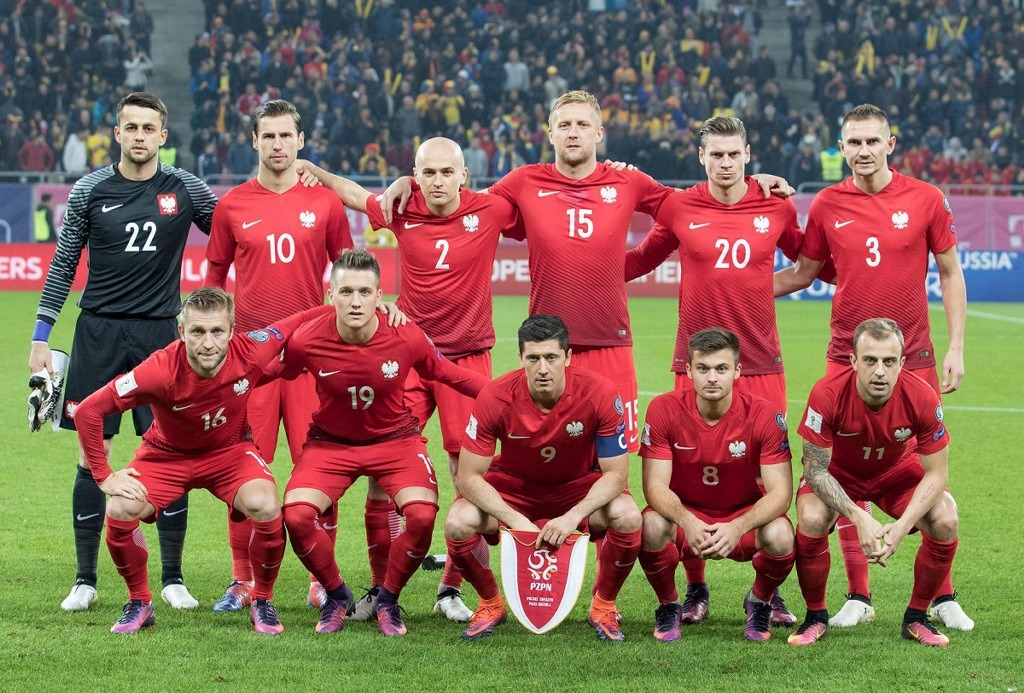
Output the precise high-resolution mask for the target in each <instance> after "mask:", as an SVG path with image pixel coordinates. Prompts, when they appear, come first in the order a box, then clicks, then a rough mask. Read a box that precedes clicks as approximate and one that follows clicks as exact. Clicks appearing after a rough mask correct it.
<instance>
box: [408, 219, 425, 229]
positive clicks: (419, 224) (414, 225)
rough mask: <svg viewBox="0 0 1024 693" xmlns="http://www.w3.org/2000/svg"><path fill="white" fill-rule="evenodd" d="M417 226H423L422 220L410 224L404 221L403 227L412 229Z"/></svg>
mask: <svg viewBox="0 0 1024 693" xmlns="http://www.w3.org/2000/svg"><path fill="white" fill-rule="evenodd" d="M417 226H423V222H422V221H421V222H420V223H418V224H410V223H409V222H405V228H407V229H414V228H416V227H417Z"/></svg>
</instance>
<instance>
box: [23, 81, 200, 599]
mask: <svg viewBox="0 0 1024 693" xmlns="http://www.w3.org/2000/svg"><path fill="white" fill-rule="evenodd" d="M114 139H115V140H117V142H118V143H119V144H120V145H121V158H120V160H119V161H118V163H117V164H114V165H111V166H107V167H105V168H102V169H100V170H98V171H95V172H93V173H91V174H89V175H88V176H86V177H84V178H82V179H81V180H79V181H78V182H77V183H75V185H74V187H73V188H72V189H71V195H70V197H69V198H68V207H67V216H66V217H65V219H64V227H63V231H62V233H61V235H60V239H59V240H58V242H57V251H56V253H55V255H54V257H53V262H52V263H51V264H50V270H49V272H48V273H47V275H46V284H45V285H44V286H43V295H42V298H40V300H39V309H38V310H37V313H36V327H35V330H34V332H33V333H32V351H31V355H30V356H29V368H30V370H31V372H33V373H36V372H38V371H39V370H40V369H42V368H46V370H48V371H51V373H52V362H51V355H50V347H49V345H48V344H47V340H48V339H49V336H50V331H51V330H52V329H53V325H54V324H55V323H56V321H57V317H58V316H59V315H60V311H61V309H62V308H63V307H64V302H65V301H66V300H67V297H68V292H69V291H70V290H71V284H72V282H73V281H74V278H75V271H76V270H77V269H78V263H79V261H80V260H81V257H82V250H83V249H85V248H86V247H88V249H89V278H88V281H87V283H86V286H85V291H84V293H83V294H82V298H81V301H80V302H79V306H81V309H82V311H81V314H80V315H79V317H78V322H77V323H76V325H75V337H74V342H73V346H72V353H73V354H74V359H72V362H71V368H70V373H69V374H68V379H67V388H66V390H65V401H64V411H63V413H62V414H63V415H62V418H61V427H62V428H66V429H69V430H74V428H75V410H76V408H77V406H78V404H79V403H80V402H81V401H82V400H84V399H85V398H86V397H87V396H88V395H90V394H91V393H93V392H95V391H96V390H98V389H99V388H101V387H103V385H104V384H106V383H107V382H109V381H110V380H111V379H112V378H114V377H115V376H117V375H118V374H121V373H125V372H127V371H129V370H131V369H132V368H134V367H135V366H137V365H138V364H139V363H141V362H142V361H143V359H145V358H146V357H147V356H149V355H150V354H151V353H153V352H154V351H156V350H157V349H160V348H163V347H165V346H167V345H168V344H170V343H171V342H173V341H174V340H175V339H177V335H178V332H177V325H176V321H175V316H176V315H177V314H178V310H179V309H180V307H181V295H180V293H179V286H180V276H181V258H182V255H183V253H184V249H185V241H186V239H187V238H188V232H189V228H190V227H191V225H192V223H193V222H195V224H196V225H197V226H198V227H199V228H200V230H202V231H204V232H205V233H209V231H210V218H211V216H212V215H213V208H214V205H216V204H217V198H216V197H215V196H214V194H213V193H212V192H210V189H209V188H208V187H207V186H206V184H205V183H203V182H202V181H201V180H199V179H198V178H196V177H195V176H193V175H192V174H190V173H187V172H185V171H182V170H181V169H177V168H174V167H172V166H167V165H165V164H160V162H159V160H158V159H157V152H158V151H159V149H160V146H161V145H162V144H163V143H164V142H165V141H166V140H167V107H166V106H165V105H164V103H163V101H161V100H160V99H158V98H157V97H155V96H153V95H152V94H146V93H142V92H134V93H131V94H128V95H127V96H125V97H124V98H123V99H121V102H120V103H118V105H117V125H116V126H115V127H114ZM132 418H133V419H134V422H135V432H136V433H137V434H139V435H141V434H142V433H145V431H146V430H147V429H148V428H149V425H150V424H151V423H152V421H153V415H152V413H151V412H150V410H149V407H148V406H145V405H143V406H141V407H139V408H138V409H135V410H134V411H133V412H132ZM120 424H121V416H120V414H115V415H113V416H110V417H109V418H107V419H106V420H105V421H104V425H103V440H104V442H103V446H104V450H105V451H106V454H107V456H108V457H109V456H110V450H111V443H112V439H113V437H114V435H115V434H116V433H117V432H118V430H119V429H120ZM105 504H106V497H105V496H104V494H103V492H102V491H101V490H100V488H99V486H97V485H96V481H95V480H94V479H93V477H92V473H91V472H90V471H89V465H88V463H87V462H86V458H85V453H84V452H81V453H80V454H79V459H78V476H77V477H76V479H75V487H74V492H73V493H72V496H71V514H72V524H73V526H74V530H75V533H74V536H75V553H76V555H77V559H78V575H77V576H76V579H75V585H74V587H72V588H71V593H70V594H68V596H67V597H66V598H65V599H64V601H63V602H61V608H62V609H64V610H66V611H84V610H86V609H88V608H89V606H90V605H91V604H92V603H93V602H95V601H96V563H97V558H98V555H99V548H100V532H101V531H102V529H103V517H104V507H105ZM187 517H188V496H182V497H181V499H180V500H178V501H176V502H175V503H174V504H173V505H171V506H169V507H166V508H164V511H163V512H162V513H161V515H160V518H159V520H158V521H157V531H158V532H159V536H160V560H161V563H162V566H163V576H162V582H163V586H164V587H163V590H162V592H161V597H162V598H163V600H164V601H165V602H167V603H168V604H170V605H171V606H172V607H174V608H176V609H194V608H196V607H197V606H199V603H198V602H197V601H196V600H195V599H193V598H192V595H190V594H189V593H188V590H187V589H186V588H185V585H184V584H183V581H182V574H181V553H182V548H183V546H184V542H185V528H186V526H187Z"/></svg>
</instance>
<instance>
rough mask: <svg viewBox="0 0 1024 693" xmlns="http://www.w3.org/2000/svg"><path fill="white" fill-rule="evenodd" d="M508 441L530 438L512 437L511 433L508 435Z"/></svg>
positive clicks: (527, 437)
mask: <svg viewBox="0 0 1024 693" xmlns="http://www.w3.org/2000/svg"><path fill="white" fill-rule="evenodd" d="M508 439H509V440H529V439H530V436H514V435H512V434H511V433H509V434H508Z"/></svg>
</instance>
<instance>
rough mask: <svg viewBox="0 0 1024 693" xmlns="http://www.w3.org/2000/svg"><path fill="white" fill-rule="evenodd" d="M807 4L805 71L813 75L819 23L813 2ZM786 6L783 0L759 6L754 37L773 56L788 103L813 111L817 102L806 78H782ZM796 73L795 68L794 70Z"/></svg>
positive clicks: (785, 53)
mask: <svg viewBox="0 0 1024 693" xmlns="http://www.w3.org/2000/svg"><path fill="white" fill-rule="evenodd" d="M807 6H809V7H811V10H812V14H813V16H814V18H813V19H812V20H811V24H810V26H809V27H807V69H808V73H809V74H811V75H813V74H814V56H813V54H812V51H813V48H814V40H815V39H816V38H818V32H819V30H820V27H821V22H820V20H819V19H818V13H817V12H816V11H814V10H815V9H816V8H815V5H814V4H811V3H810V2H809V0H808V2H807ZM787 12H788V8H787V7H786V2H785V0H770V1H769V2H768V3H766V4H765V6H764V7H763V8H762V9H761V19H762V20H763V21H764V25H763V26H762V27H761V33H760V35H759V36H758V40H759V41H760V44H761V45H767V46H768V52H769V53H770V55H771V56H772V57H773V58H775V64H776V65H777V66H778V74H779V78H778V82H779V86H780V87H782V91H783V93H785V94H786V96H788V97H789V104H790V106H791V107H792V106H795V107H796V108H799V109H800V111H801V112H803V113H806V112H810V113H814V114H817V113H818V112H819V111H818V104H817V102H815V101H814V99H813V94H814V85H813V83H812V82H811V80H809V79H799V78H795V79H789V78H788V77H786V66H787V65H789V21H788V20H787V18H786V16H787ZM797 72H799V68H798V70H797Z"/></svg>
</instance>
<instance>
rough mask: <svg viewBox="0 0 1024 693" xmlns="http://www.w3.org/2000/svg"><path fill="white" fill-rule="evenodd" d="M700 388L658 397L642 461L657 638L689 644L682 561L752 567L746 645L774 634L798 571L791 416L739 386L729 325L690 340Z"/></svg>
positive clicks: (646, 565) (644, 559)
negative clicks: (775, 615) (683, 627)
mask: <svg viewBox="0 0 1024 693" xmlns="http://www.w3.org/2000/svg"><path fill="white" fill-rule="evenodd" d="M686 373H687V375H688V376H689V377H690V378H691V379H692V380H693V389H692V390H690V389H687V390H676V391H674V392H668V393H666V394H663V395H659V396H657V397H655V398H654V400H653V401H652V402H651V405H650V407H649V408H648V410H647V420H646V423H645V425H644V433H643V442H642V446H641V449H640V456H641V457H642V458H643V480H644V495H645V496H646V497H647V502H648V503H650V507H648V508H647V509H645V510H644V514H643V549H642V550H641V551H640V566H641V567H642V568H643V570H644V573H645V574H646V575H647V580H648V581H649V582H650V583H651V587H653V588H654V592H655V594H656V595H657V597H658V602H659V606H658V609H657V611H656V612H655V628H654V637H655V638H657V639H658V640H661V641H662V642H670V641H672V640H677V639H678V638H679V637H680V629H679V623H680V616H681V614H682V606H680V604H679V592H678V590H677V588H676V582H675V572H676V566H677V565H678V564H679V562H680V560H682V559H686V558H689V557H697V558H703V559H709V558H710V559H722V558H731V559H733V560H734V561H751V563H752V564H753V566H754V584H753V587H751V589H750V591H749V592H747V595H746V597H744V599H743V610H744V611H745V612H746V616H747V622H746V629H745V630H744V633H743V634H744V636H745V637H746V638H747V640H753V641H758V640H767V639H768V638H770V637H771V630H770V621H771V616H772V605H771V599H772V595H773V594H774V593H775V590H776V589H777V588H778V586H779V585H781V584H782V583H783V582H784V581H785V579H786V577H787V576H788V575H789V573H790V571H791V570H792V569H793V559H794V552H793V525H792V524H790V522H789V519H788V518H787V517H786V511H787V510H788V509H789V504H790V501H791V500H792V498H793V471H792V466H791V464H790V460H791V456H790V452H789V442H788V441H787V439H786V419H785V417H784V416H783V414H782V412H780V411H779V410H778V407H775V406H773V405H772V404H771V403H770V402H768V400H766V399H763V398H761V397H759V396H757V395H753V394H750V393H748V392H744V391H738V390H734V389H733V384H734V381H735V380H736V378H737V377H739V375H740V343H739V338H738V337H737V336H736V335H735V334H733V333H732V332H729V331H728V330H725V329H722V328H720V327H712V328H709V329H705V330H700V331H699V332H696V333H694V334H693V336H691V337H690V340H689V345H688V354H687V364H686Z"/></svg>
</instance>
